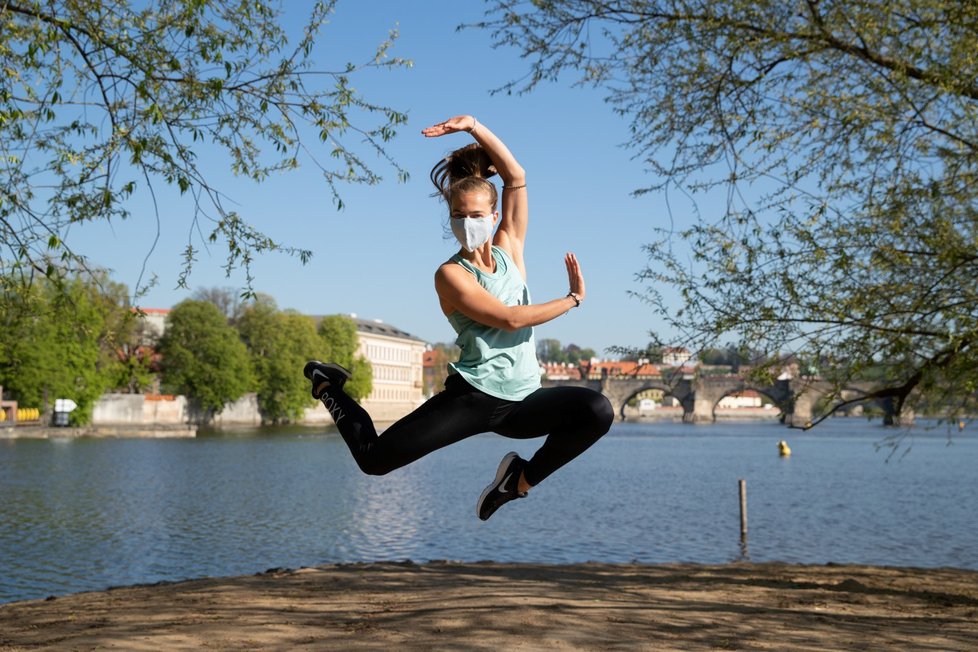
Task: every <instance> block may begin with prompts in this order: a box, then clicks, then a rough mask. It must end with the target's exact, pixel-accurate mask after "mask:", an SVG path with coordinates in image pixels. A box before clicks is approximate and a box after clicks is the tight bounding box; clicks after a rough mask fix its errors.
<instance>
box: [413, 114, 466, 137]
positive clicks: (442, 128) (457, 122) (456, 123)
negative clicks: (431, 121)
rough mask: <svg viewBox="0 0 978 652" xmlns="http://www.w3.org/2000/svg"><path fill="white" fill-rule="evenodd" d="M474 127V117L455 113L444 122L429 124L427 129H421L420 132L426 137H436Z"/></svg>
mask: <svg viewBox="0 0 978 652" xmlns="http://www.w3.org/2000/svg"><path fill="white" fill-rule="evenodd" d="M474 128H475V118H474V117H472V116H470V115H457V116H455V117H454V118H449V119H448V120H445V121H444V122H439V123H438V124H436V125H431V126H430V127H428V128H427V129H422V130H421V133H422V134H424V135H425V136H427V137H428V138H437V137H438V136H444V135H445V134H454V133H455V132H458V131H472V130H473V129H474Z"/></svg>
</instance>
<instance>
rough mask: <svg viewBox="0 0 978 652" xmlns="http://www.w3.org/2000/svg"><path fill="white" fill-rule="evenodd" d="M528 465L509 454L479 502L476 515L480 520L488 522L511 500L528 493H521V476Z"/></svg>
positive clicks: (517, 456) (516, 456)
mask: <svg viewBox="0 0 978 652" xmlns="http://www.w3.org/2000/svg"><path fill="white" fill-rule="evenodd" d="M525 465H526V462H524V461H523V460H522V459H520V456H519V455H517V454H516V453H507V454H506V456H505V457H503V459H502V461H501V462H500V463H499V468H497V469H496V479H495V480H493V481H492V483H491V484H490V485H489V486H488V487H486V489H485V491H483V492H482V495H481V496H479V502H478V504H477V505H476V506H475V513H476V514H477V515H478V516H479V518H480V519H482V520H483V521H486V520H488V519H489V517H490V516H492V515H493V514H494V513H495V512H496V510H497V509H499V508H500V507H502V506H503V505H505V504H506V503H508V502H509V501H511V500H516V499H517V498H523V497H525V496H526V492H525V491H524V492H520V474H522V472H523V467H524V466H525Z"/></svg>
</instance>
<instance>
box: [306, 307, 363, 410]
mask: <svg viewBox="0 0 978 652" xmlns="http://www.w3.org/2000/svg"><path fill="white" fill-rule="evenodd" d="M317 331H318V332H319V335H320V336H321V337H322V338H323V342H324V343H325V345H326V356H325V357H326V359H327V360H329V361H331V362H336V363H337V364H340V365H343V366H344V367H346V368H347V369H349V370H350V371H351V372H352V373H353V377H352V378H350V380H348V381H347V383H346V385H345V386H344V389H345V390H346V393H347V394H349V395H350V396H352V397H353V398H355V399H357V400H358V401H359V400H360V399H363V398H366V397H367V396H369V395H370V392H371V390H372V389H373V384H374V382H373V381H374V372H373V367H372V366H370V361H369V360H367V358H365V357H364V356H362V355H358V354H357V348H358V346H359V341H360V340H359V337H358V336H357V325H356V322H354V321H353V320H352V319H350V318H349V317H345V316H343V315H329V316H326V317H323V318H322V320H320V322H319V326H318V327H317Z"/></svg>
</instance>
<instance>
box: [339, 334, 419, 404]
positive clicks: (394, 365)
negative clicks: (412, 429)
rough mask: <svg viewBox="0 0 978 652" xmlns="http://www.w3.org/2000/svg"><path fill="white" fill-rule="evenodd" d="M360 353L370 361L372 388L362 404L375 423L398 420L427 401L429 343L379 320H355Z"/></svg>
mask: <svg viewBox="0 0 978 652" xmlns="http://www.w3.org/2000/svg"><path fill="white" fill-rule="evenodd" d="M353 321H354V322H355V323H356V325H357V339H358V340H359V346H358V348H357V353H358V354H359V355H362V356H363V357H364V358H366V359H367V360H368V361H369V362H370V366H371V368H372V370H373V376H374V378H373V389H372V390H371V392H370V395H369V396H368V397H367V398H365V399H364V400H363V401H361V405H363V407H364V409H365V410H366V411H367V412H368V413H369V414H370V416H371V418H373V420H374V421H376V422H380V423H384V422H391V421H396V420H398V419H400V418H401V417H403V416H404V415H406V414H407V413H409V412H411V411H412V410H414V409H415V408H416V407H418V406H419V405H421V403H422V402H423V401H424V352H425V348H426V343H425V341H424V340H421V339H419V338H417V337H414V336H413V335H410V334H409V333H406V332H404V331H402V330H400V329H399V328H396V327H394V326H391V325H390V324H385V323H384V322H382V321H379V320H374V321H370V320H366V319H354V320H353Z"/></svg>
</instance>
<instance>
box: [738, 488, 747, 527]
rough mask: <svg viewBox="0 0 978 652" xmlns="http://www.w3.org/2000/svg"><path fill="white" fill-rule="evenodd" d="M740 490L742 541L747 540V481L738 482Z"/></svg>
mask: <svg viewBox="0 0 978 652" xmlns="http://www.w3.org/2000/svg"><path fill="white" fill-rule="evenodd" d="M737 485H738V486H739V488H740V540H741V541H746V540H747V481H746V480H738V481H737Z"/></svg>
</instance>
